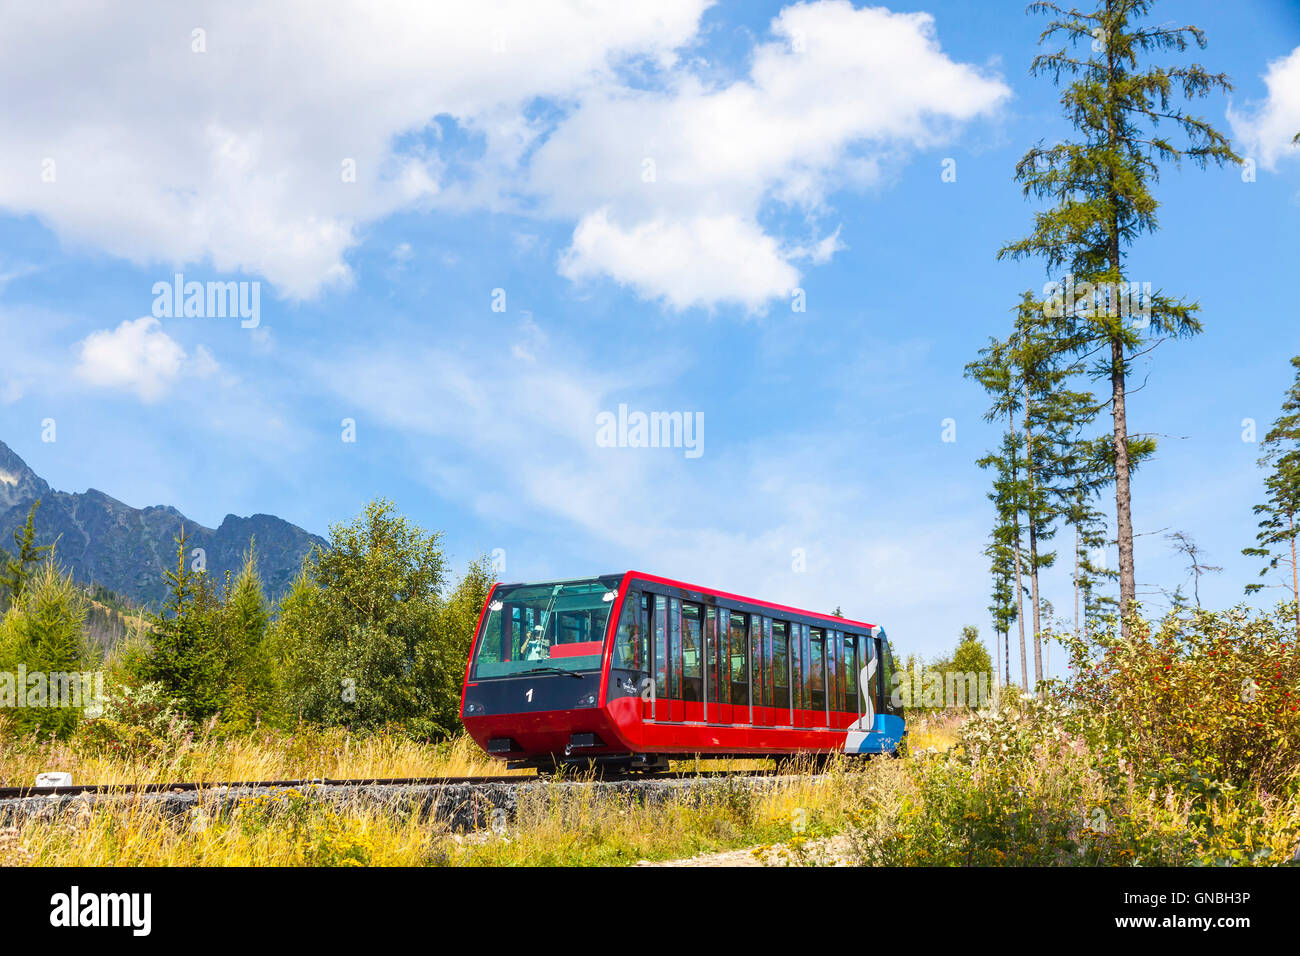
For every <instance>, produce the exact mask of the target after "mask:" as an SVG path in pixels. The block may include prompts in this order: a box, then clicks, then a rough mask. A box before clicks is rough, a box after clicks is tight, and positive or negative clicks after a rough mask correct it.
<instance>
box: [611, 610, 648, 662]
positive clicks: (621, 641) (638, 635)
mask: <svg viewBox="0 0 1300 956" xmlns="http://www.w3.org/2000/svg"><path fill="white" fill-rule="evenodd" d="M640 610H641V592H639V591H628V592H627V597H625V598H624V599H623V610H622V611H621V612H620V613H619V615H618V633H617V636H616V637H615V639H614V661H613V666H614V667H617V668H622V669H623V670H632V671H640V670H645V646H644V644H645V636H644V634H643V633H642V631H641V620H640Z"/></svg>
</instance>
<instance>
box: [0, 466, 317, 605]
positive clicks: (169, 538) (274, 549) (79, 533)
mask: <svg viewBox="0 0 1300 956" xmlns="http://www.w3.org/2000/svg"><path fill="white" fill-rule="evenodd" d="M37 498H39V499H40V500H41V506H40V508H39V509H38V510H37V512H36V533H37V539H38V540H37V543H38V544H52V543H54V542H55V541H56V540H57V541H58V545H57V547H58V558H59V562H60V563H61V564H63V565H64V566H65V567H67V568H68V569H69V570H71V571H72V574H73V576H74V577H76V579H77V580H78V581H81V582H83V583H86V584H100V585H103V586H104V587H106V588H108V589H109V590H111V591H114V592H116V593H117V594H119V595H122V596H123V597H126V598H128V599H129V600H131V601H133V602H135V603H137V604H146V605H152V604H157V603H159V602H160V601H161V600H162V598H163V595H164V594H165V593H166V590H167V588H166V582H165V579H164V578H163V569H164V568H166V567H174V566H175V561H176V544H175V540H174V539H175V537H176V535H177V534H179V533H180V530H181V525H182V524H183V525H184V526H185V530H186V531H187V533H188V534H189V535H190V545H189V546H190V548H203V549H204V551H205V552H206V556H207V567H208V573H209V574H210V575H212V576H213V578H214V579H215V580H217V581H221V580H223V579H224V577H225V572H226V571H227V570H230V571H238V570H239V567H240V565H241V564H242V563H243V554H244V550H245V549H246V548H247V547H248V541H249V538H254V537H255V538H256V541H257V558H258V561H257V565H258V570H259V571H260V572H261V574H262V580H263V582H264V583H265V585H266V589H267V592H268V594H269V595H271V596H272V597H276V596H279V595H280V594H281V593H283V592H284V590H285V589H286V588H287V587H288V586H289V583H290V582H291V581H292V580H293V578H294V575H296V574H297V573H298V569H299V567H300V566H301V564H302V559H303V557H304V556H305V555H306V554H307V552H308V551H310V550H311V548H312V546H313V545H318V544H319V545H324V544H325V541H324V539H322V538H320V537H318V536H317V535H314V534H309V533H308V532H306V531H304V530H303V529H302V528H299V527H298V526H297V525H293V524H290V523H289V522H287V521H285V520H284V519H282V518H277V517H275V515H261V514H259V515H252V516H251V517H247V518H241V517H238V516H236V515H226V517H225V519H224V520H223V521H222V522H221V525H220V527H217V528H215V529H213V528H205V527H204V526H202V525H200V524H199V523H198V522H196V521H192V520H190V519H189V518H186V517H185V515H183V514H181V513H180V512H179V511H177V510H176V509H175V508H173V507H171V506H168V505H151V506H150V507H147V508H132V507H131V506H130V505H127V504H123V503H122V502H120V501H118V500H117V499H116V498H112V497H110V496H109V495H106V494H104V492H102V491H97V490H95V489H94V488H91V489H89V490H88V491H86V492H84V493H81V494H72V493H69V492H64V491H52V490H51V489H50V486H49V485H48V484H47V483H46V482H45V481H44V480H43V479H41V478H40V476H38V475H37V474H36V473H35V472H33V471H32V470H31V469H30V468H29V467H28V466H27V463H26V462H24V461H23V460H22V459H21V458H19V457H18V456H17V455H15V454H14V453H13V451H12V450H10V448H9V447H8V446H7V445H5V444H4V442H0V547H4V548H6V549H8V550H12V545H13V532H14V530H15V529H17V528H21V527H22V525H23V522H24V521H26V520H27V512H28V509H29V508H30V507H31V503H32V502H33V501H34V500H36V499H37Z"/></svg>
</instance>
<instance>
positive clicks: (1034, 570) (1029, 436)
mask: <svg viewBox="0 0 1300 956" xmlns="http://www.w3.org/2000/svg"><path fill="white" fill-rule="evenodd" d="M1025 481H1026V482H1028V486H1029V495H1028V497H1027V498H1026V503H1027V507H1026V508H1025V516H1026V523H1027V524H1028V525H1029V586H1030V588H1031V592H1030V601H1031V603H1032V604H1033V607H1034V687H1035V688H1037V687H1038V684H1039V682H1040V681H1042V679H1043V644H1042V639H1041V638H1040V637H1039V633H1040V632H1041V630H1042V622H1041V619H1040V618H1039V603H1038V528H1037V526H1036V524H1037V523H1036V522H1035V520H1034V519H1035V517H1036V515H1035V514H1034V508H1035V501H1036V499H1035V497H1034V433H1033V430H1032V429H1031V428H1030V426H1029V381H1028V372H1027V371H1026V381H1025Z"/></svg>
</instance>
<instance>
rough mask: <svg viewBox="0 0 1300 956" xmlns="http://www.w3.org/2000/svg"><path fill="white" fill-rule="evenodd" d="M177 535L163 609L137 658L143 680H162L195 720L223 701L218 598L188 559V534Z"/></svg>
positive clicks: (169, 694)
mask: <svg viewBox="0 0 1300 956" xmlns="http://www.w3.org/2000/svg"><path fill="white" fill-rule="evenodd" d="M175 540H176V569H175V570H174V571H172V570H169V571H166V572H164V576H165V578H166V580H167V583H168V585H169V591H168V595H167V600H166V603H165V604H164V607H163V611H162V612H161V613H158V614H155V615H153V619H152V622H151V623H152V634H151V638H150V647H149V651H148V653H147V654H146V655H145V657H144V659H143V660H142V661H141V670H142V676H143V677H144V679H145V680H147V681H151V682H157V683H159V684H161V685H162V686H163V689H164V691H165V693H166V695H167V696H168V697H172V698H175V699H176V700H178V701H180V704H181V707H182V709H183V710H184V712H185V714H186V715H187V716H189V717H191V718H193V719H195V720H202V719H206V718H208V717H212V716H214V715H215V714H216V713H217V712H218V711H219V710H220V705H221V701H222V690H223V686H222V683H221V677H222V672H223V663H224V658H225V654H224V652H223V648H222V645H221V635H220V633H219V632H218V629H217V627H216V620H215V618H216V612H217V607H218V602H217V598H216V595H215V594H214V593H213V588H212V585H211V582H210V581H209V580H208V576H207V573H206V572H205V571H196V570H193V569H192V568H191V566H190V563H189V541H190V538H189V535H187V534H186V533H185V528H184V527H182V528H181V531H180V534H179V535H178V536H177V538H176V539H175Z"/></svg>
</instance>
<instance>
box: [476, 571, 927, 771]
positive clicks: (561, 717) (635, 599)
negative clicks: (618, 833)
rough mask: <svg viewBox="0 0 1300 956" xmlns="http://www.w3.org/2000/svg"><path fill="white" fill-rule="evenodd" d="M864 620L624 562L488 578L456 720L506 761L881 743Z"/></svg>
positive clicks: (887, 686)
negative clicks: (599, 569) (533, 580)
mask: <svg viewBox="0 0 1300 956" xmlns="http://www.w3.org/2000/svg"><path fill="white" fill-rule="evenodd" d="M893 669H894V668H893V661H892V658H891V656H890V649H889V643H888V641H886V639H885V634H884V632H883V631H882V630H881V628H880V627H879V626H877V625H873V624H866V623H863V622H861V621H850V620H846V619H844V618H839V617H833V616H830V615H827V614H821V613H818V612H815V611H803V610H799V609H798V608H792V607H786V606H784V605H781V604H773V603H771V602H768V601H760V600H757V599H755V598H747V597H741V596H739V595H736V594H729V593H727V592H725V591H716V590H710V589H708V588H702V587H698V586H696V585H692V584H685V583H683V582H681V581H673V580H669V579H668V578H662V577H657V576H655V575H652V574H644V573H642V572H639V571H628V572H626V573H623V574H614V575H604V576H601V577H596V578H584V579H580V580H573V581H552V582H545V583H539V584H498V585H496V586H495V587H494V588H493V589H492V592H491V593H490V594H489V595H488V598H487V601H486V602H485V603H484V606H483V611H482V613H481V614H480V616H479V624H478V630H477V633H476V634H475V638H474V645H473V647H472V649H471V651H470V657H469V661H468V664H467V666H466V669H465V686H464V691H463V694H462V697H461V718H462V720H464V722H465V727H466V729H467V730H468V731H469V733H470V735H471V736H472V737H473V738H474V740H475V741H476V742H477V743H478V744H479V745H480V746H481V747H482V748H483V749H484V750H486V751H487V752H488V753H489V754H491V755H492V756H494V757H499V758H501V759H503V760H506V761H508V762H510V764H511V765H512V766H534V767H538V768H539V769H549V768H552V767H555V766H559V765H566V764H568V765H587V764H589V763H591V762H596V763H599V764H609V765H614V766H618V767H625V768H653V767H663V766H666V765H667V761H668V759H669V758H670V757H674V756H677V757H687V756H693V755H696V754H698V755H701V756H705V757H724V756H747V757H759V756H761V757H766V756H784V755H790V754H798V753H814V754H827V753H833V752H847V753H851V754H871V753H892V752H893V751H894V750H895V749H896V748H897V746H898V744H899V742H900V741H901V740H902V737H903V735H904V734H905V733H906V727H905V725H904V722H903V717H902V714H901V710H899V709H898V708H896V707H894V706H893V704H892V702H891V700H890V697H891V694H890V690H891V688H892V684H893V680H892V675H893Z"/></svg>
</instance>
